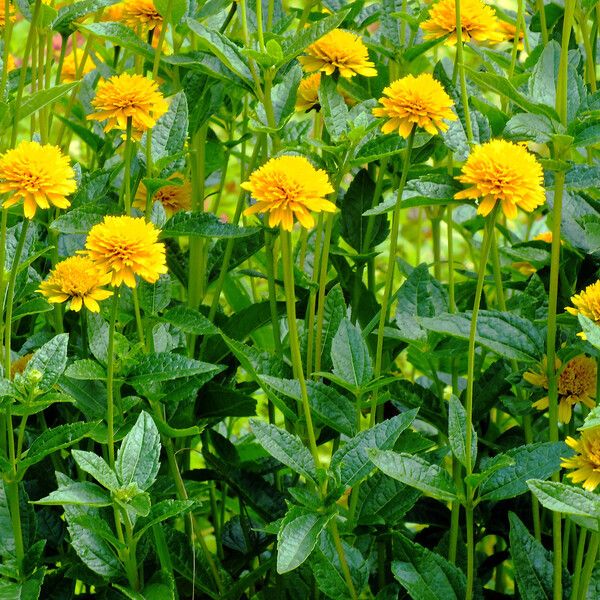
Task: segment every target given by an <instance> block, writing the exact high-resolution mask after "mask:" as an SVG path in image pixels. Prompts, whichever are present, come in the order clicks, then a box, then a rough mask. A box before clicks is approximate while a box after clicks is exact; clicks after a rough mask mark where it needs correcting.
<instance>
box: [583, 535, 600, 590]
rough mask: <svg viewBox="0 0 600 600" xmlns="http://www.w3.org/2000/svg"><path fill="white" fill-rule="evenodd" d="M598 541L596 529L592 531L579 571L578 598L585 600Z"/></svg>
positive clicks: (599, 537)
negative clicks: (581, 567) (580, 570)
mask: <svg viewBox="0 0 600 600" xmlns="http://www.w3.org/2000/svg"><path fill="white" fill-rule="evenodd" d="M599 542H600V534H599V533H598V532H597V531H593V532H592V535H591V538H590V544H589V546H588V551H587V554H586V557H585V562H584V564H583V571H582V573H581V582H580V587H579V600H586V598H587V597H588V593H587V592H588V588H589V587H590V581H591V579H592V573H593V571H594V567H595V566H596V558H597V556H598V545H599Z"/></svg>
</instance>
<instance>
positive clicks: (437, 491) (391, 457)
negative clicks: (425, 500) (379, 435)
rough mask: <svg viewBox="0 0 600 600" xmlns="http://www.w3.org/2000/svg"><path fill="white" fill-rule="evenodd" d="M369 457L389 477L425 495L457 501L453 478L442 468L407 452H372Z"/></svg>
mask: <svg viewBox="0 0 600 600" xmlns="http://www.w3.org/2000/svg"><path fill="white" fill-rule="evenodd" d="M369 457H370V458H371V460H372V461H373V463H374V464H375V466H376V467H377V468H378V469H380V470H381V471H383V472H384V473H385V474H386V475H388V476H389V477H393V478H394V479H397V480H398V481H401V482H402V483H406V484H407V485H410V486H412V487H414V488H416V489H418V490H420V491H421V492H423V493H424V494H429V495H430V496H433V497H434V498H437V499H438V500H442V501H448V502H452V501H454V500H456V498H457V496H456V489H455V487H454V481H452V477H451V476H450V474H449V473H448V471H446V470H445V469H442V468H441V467H440V466H438V465H435V464H431V463H429V462H427V461H426V460H425V459H424V458H421V457H420V456H416V455H413V454H407V453H405V452H391V451H381V450H376V449H374V450H371V451H370V453H369Z"/></svg>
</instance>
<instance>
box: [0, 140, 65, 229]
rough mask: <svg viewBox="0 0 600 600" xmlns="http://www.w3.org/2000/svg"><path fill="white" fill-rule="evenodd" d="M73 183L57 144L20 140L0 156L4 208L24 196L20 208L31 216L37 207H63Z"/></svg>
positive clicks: (0, 187) (0, 188)
mask: <svg viewBox="0 0 600 600" xmlns="http://www.w3.org/2000/svg"><path fill="white" fill-rule="evenodd" d="M76 188H77V185H76V183H75V172H74V171H73V168H72V167H71V163H70V160H69V157H68V156H65V155H64V154H63V153H62V152H61V150H60V148H59V147H58V146H52V145H51V144H44V145H41V144H39V143H38V142H28V141H23V142H21V143H20V144H19V145H18V146H17V147H16V148H13V149H12V150H8V151H7V152H5V153H4V154H3V155H2V156H0V193H9V194H10V196H9V197H8V198H7V199H6V200H4V206H5V208H8V207H10V206H13V205H14V204H16V203H17V202H19V200H21V199H23V200H24V206H23V212H24V214H25V216H26V217H27V218H28V219H33V217H34V215H35V211H36V210H37V208H38V207H39V208H50V206H56V207H57V208H67V207H69V206H70V202H69V201H68V200H67V196H68V195H69V194H72V193H73V192H74V191H75V189H76Z"/></svg>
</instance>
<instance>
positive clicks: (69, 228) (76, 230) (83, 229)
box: [50, 202, 110, 235]
mask: <svg viewBox="0 0 600 600" xmlns="http://www.w3.org/2000/svg"><path fill="white" fill-rule="evenodd" d="M109 213H110V210H109V208H108V207H107V206H106V205H105V204H101V203H95V202H92V203H90V204H84V205H83V206H78V207H77V208H73V209H71V210H69V212H67V213H65V214H64V215H60V216H59V217H58V218H56V219H54V221H52V223H51V224H50V229H52V230H53V231H58V232H59V233H71V234H76V235H77V234H79V235H83V234H87V233H88V231H89V230H90V229H91V228H92V227H93V226H94V225H97V224H98V223H100V221H102V219H103V218H104V217H105V215H107V214H109Z"/></svg>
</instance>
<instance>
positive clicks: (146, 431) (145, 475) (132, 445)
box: [115, 411, 160, 490]
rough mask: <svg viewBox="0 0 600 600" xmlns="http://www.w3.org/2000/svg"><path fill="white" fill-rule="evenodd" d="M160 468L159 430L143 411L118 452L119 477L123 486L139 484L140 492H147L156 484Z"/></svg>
mask: <svg viewBox="0 0 600 600" xmlns="http://www.w3.org/2000/svg"><path fill="white" fill-rule="evenodd" d="M159 468H160V436H159V434H158V429H157V428H156V425H155V424H154V421H153V420H152V417H151V416H150V415H149V414H148V413H147V412H146V411H142V412H141V413H140V415H139V417H138V418H137V421H136V422H135V425H134V426H133V427H132V428H131V430H130V431H129V433H128V434H127V435H126V436H125V438H124V439H123V442H122V443H121V447H120V448H119V451H118V452H117V461H116V463H115V469H116V471H117V476H118V477H119V479H120V481H121V484H123V485H129V484H131V483H137V486H138V488H139V489H140V490H147V489H148V488H149V487H150V486H151V485H152V484H153V483H154V480H155V479H156V475H157V473H158V469H159Z"/></svg>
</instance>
